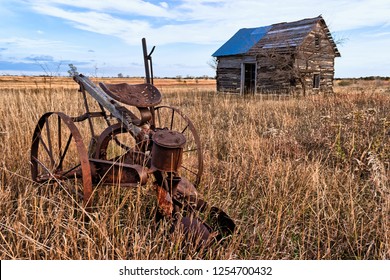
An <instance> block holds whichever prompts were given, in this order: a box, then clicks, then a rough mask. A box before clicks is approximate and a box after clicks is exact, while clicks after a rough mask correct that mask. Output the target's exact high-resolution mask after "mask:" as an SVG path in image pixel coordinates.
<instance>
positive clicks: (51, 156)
mask: <svg viewBox="0 0 390 280" xmlns="http://www.w3.org/2000/svg"><path fill="white" fill-rule="evenodd" d="M45 124H46V135H47V144H48V145H49V147H48V148H49V153H50V154H49V156H50V163H51V166H52V167H54V166H55V160H54V157H53V146H52V144H51V135H50V125H49V120H48V119H47V118H46V120H45Z"/></svg>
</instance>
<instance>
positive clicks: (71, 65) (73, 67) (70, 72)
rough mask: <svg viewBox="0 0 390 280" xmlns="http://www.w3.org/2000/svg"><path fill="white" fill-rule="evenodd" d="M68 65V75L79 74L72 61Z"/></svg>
mask: <svg viewBox="0 0 390 280" xmlns="http://www.w3.org/2000/svg"><path fill="white" fill-rule="evenodd" d="M68 66H69V70H68V74H69V76H70V77H73V76H75V75H78V74H79V72H77V67H76V66H74V65H73V64H72V63H70V64H68Z"/></svg>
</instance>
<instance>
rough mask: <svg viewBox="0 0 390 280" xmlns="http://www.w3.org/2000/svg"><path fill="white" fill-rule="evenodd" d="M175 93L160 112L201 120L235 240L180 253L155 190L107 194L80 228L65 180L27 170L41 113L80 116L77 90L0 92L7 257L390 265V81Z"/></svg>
mask: <svg viewBox="0 0 390 280" xmlns="http://www.w3.org/2000/svg"><path fill="white" fill-rule="evenodd" d="M26 83H27V82H26ZM53 83H54V82H53ZM53 85H54V84H53ZM176 86H177V85H176ZM386 86H387V87H386ZM177 87H178V88H175V85H173V86H170V87H169V86H168V85H167V86H165V87H164V86H162V93H163V104H170V105H173V106H177V107H179V108H180V109H181V110H182V111H183V112H185V113H186V114H187V115H188V116H189V117H190V118H191V120H192V121H193V122H194V124H195V127H196V128H197V130H198V133H199V135H200V137H201V140H202V143H203V149H204V160H205V162H204V163H205V170H204V175H203V179H202V183H201V185H200V186H199V192H200V193H201V194H202V195H203V197H204V198H205V200H206V201H208V202H209V203H210V204H212V205H215V206H218V207H219V208H221V209H224V210H225V211H226V212H227V213H228V214H229V215H230V216H231V217H232V218H233V219H234V220H235V221H236V224H237V227H238V230H237V232H236V233H235V234H234V236H233V237H231V238H230V239H228V240H227V242H225V243H224V244H222V245H221V246H213V247H211V248H209V249H208V251H207V252H206V253H205V254H203V255H199V254H198V253H197V251H196V250H195V249H194V248H191V247H190V248H186V250H183V248H182V247H181V246H180V241H181V239H182V238H183V237H182V236H176V237H175V238H172V237H170V236H169V235H167V234H166V228H167V227H166V226H164V225H162V226H159V227H157V226H156V225H155V223H154V215H155V212H156V201H155V195H154V192H153V188H152V186H151V185H147V186H145V187H141V188H133V189H128V188H120V187H118V186H108V187H104V186H101V187H99V188H98V189H97V190H96V194H95V197H96V203H95V206H96V208H95V209H94V211H92V213H91V214H90V222H89V223H85V222H83V221H82V219H81V215H80V212H81V211H82V209H80V208H81V207H80V205H79V204H78V203H77V200H75V198H74V197H73V196H72V195H69V193H68V191H67V185H66V183H59V184H56V185H38V184H37V183H34V182H32V181H31V179H30V164H29V153H30V145H31V137H32V132H33V129H34V128H35V125H36V122H37V120H38V119H39V117H40V116H41V115H42V114H43V113H45V112H47V111H62V112H64V113H66V114H68V115H72V116H75V115H79V114H81V113H82V112H83V109H82V108H83V103H82V100H81V95H80V93H78V92H77V87H75V86H74V85H73V84H65V85H64V86H60V83H59V84H58V85H57V86H52V85H50V86H48V85H47V84H46V86H45V87H43V86H41V84H39V83H35V84H34V83H32V85H27V84H26V85H25V86H24V87H23V86H20V87H12V86H9V87H5V86H2V87H1V88H0V104H1V106H0V151H1V153H0V213H1V215H0V258H1V259H182V258H186V259H200V258H205V259H389V258H390V234H389V228H390V224H389V214H390V192H389V179H388V178H389V175H390V141H389V138H390V135H389V131H390V114H389V108H390V93H389V89H390V87H389V86H388V85H382V87H381V88H380V90H378V87H376V86H375V85H373V86H366V85H363V86H361V88H354V87H353V86H343V87H342V88H341V87H336V93H335V94H334V95H327V96H322V95H316V96H308V97H306V98H299V97H298V98H283V99H282V98H266V97H265V96H249V97H241V96H234V95H221V94H216V93H215V92H214V91H212V90H208V91H207V90H200V89H199V88H200V87H199V88H197V87H196V84H195V85H193V86H192V87H183V85H179V86H177ZM183 88H184V89H183ZM204 88H206V89H207V87H204ZM85 141H86V145H87V144H88V140H87V139H85Z"/></svg>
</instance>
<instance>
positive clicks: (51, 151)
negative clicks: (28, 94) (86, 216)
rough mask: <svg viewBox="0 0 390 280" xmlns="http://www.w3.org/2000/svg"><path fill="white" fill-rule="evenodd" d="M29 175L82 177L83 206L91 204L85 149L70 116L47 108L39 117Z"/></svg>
mask: <svg viewBox="0 0 390 280" xmlns="http://www.w3.org/2000/svg"><path fill="white" fill-rule="evenodd" d="M31 175H32V179H33V180H34V181H36V182H38V183H47V182H56V181H57V182H58V181H64V180H70V179H77V178H81V179H82V184H83V190H82V193H83V204H84V207H86V208H87V209H88V208H90V207H91V205H92V200H91V195H92V176H91V166H90V163H89V159H88V152H87V149H86V147H85V145H84V143H83V140H82V137H81V134H80V132H79V130H78V129H77V127H76V125H75V124H74V122H73V121H72V118H71V117H69V116H67V115H65V114H64V113H59V112H48V113H46V114H44V115H43V116H42V117H41V118H40V120H39V121H38V124H37V126H36V127H35V131H34V134H33V138H32V145H31Z"/></svg>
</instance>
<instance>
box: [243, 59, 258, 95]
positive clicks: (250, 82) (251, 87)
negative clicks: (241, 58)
mask: <svg viewBox="0 0 390 280" xmlns="http://www.w3.org/2000/svg"><path fill="white" fill-rule="evenodd" d="M255 87H256V63H244V94H254V93H255Z"/></svg>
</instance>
